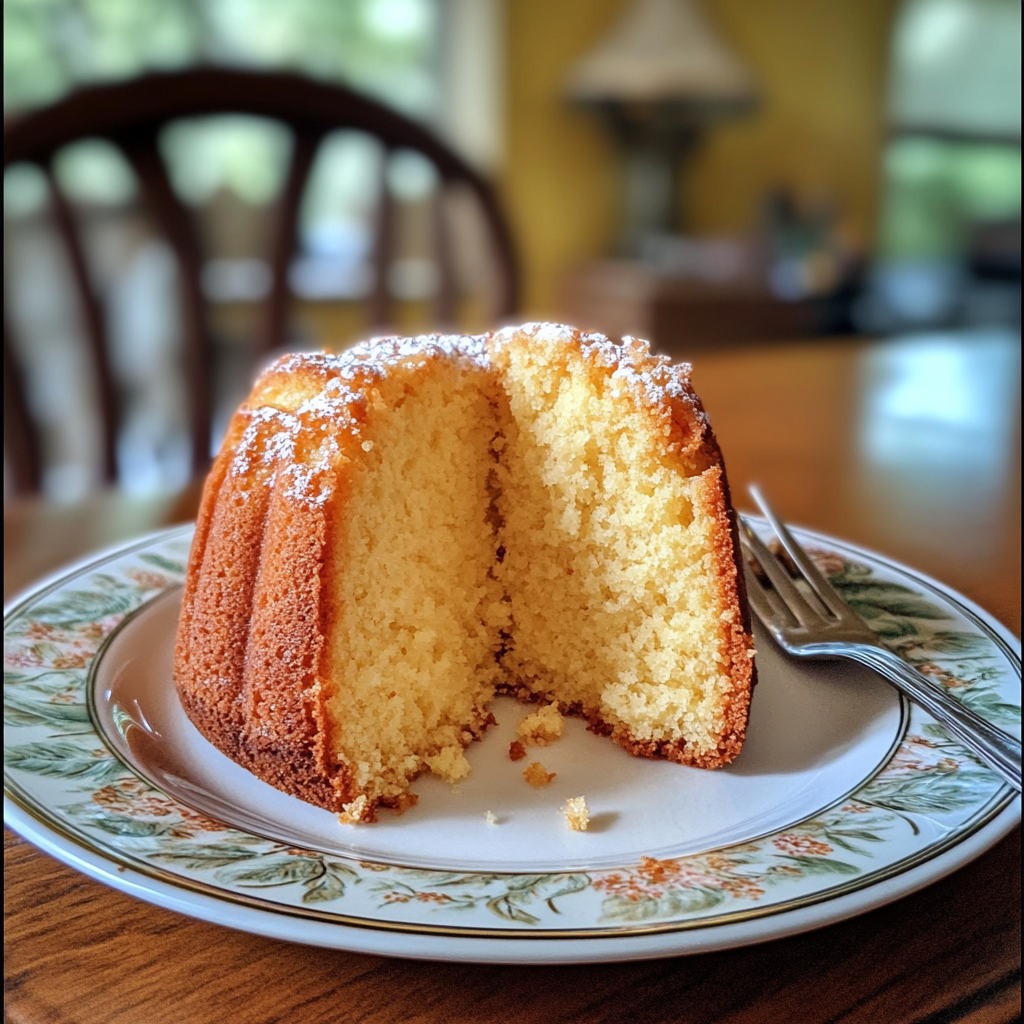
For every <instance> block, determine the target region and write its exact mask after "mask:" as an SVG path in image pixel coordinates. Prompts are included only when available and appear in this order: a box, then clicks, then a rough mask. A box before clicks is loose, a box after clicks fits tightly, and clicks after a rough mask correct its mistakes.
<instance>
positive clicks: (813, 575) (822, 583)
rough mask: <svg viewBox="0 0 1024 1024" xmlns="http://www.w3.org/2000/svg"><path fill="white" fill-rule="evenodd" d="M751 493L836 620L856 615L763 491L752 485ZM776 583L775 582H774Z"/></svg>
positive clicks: (787, 552) (788, 552)
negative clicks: (772, 506) (773, 508)
mask: <svg viewBox="0 0 1024 1024" xmlns="http://www.w3.org/2000/svg"><path fill="white" fill-rule="evenodd" d="M749 491H750V494H751V496H752V497H753V499H754V501H756V502H757V507H758V508H759V509H760V510H761V512H762V513H764V517H765V519H767V520H768V522H769V523H770V524H771V527H772V529H773V530H774V531H775V534H776V536H777V537H778V538H779V540H780V541H781V542H782V546H783V547H784V548H785V549H786V554H788V555H789V557H790V558H792V559H793V562H794V564H795V565H796V567H797V568H798V569H799V570H800V572H802V573H803V575H804V578H805V579H806V580H807V582H808V583H809V584H810V585H811V586H812V587H813V588H814V591H815V593H816V594H817V595H818V597H820V598H821V600H822V601H823V602H824V604H825V607H826V608H828V610H829V611H830V612H832V614H833V615H835V616H836V618H839V619H848V618H850V617H851V616H853V615H854V612H853V611H852V610H851V609H850V606H849V605H847V604H846V602H845V601H844V600H843V599H842V598H841V597H840V596H839V594H838V593H836V589H835V587H833V586H832V584H831V583H829V581H828V580H827V579H826V578H825V576H824V574H823V573H822V572H821V570H820V569H819V568H818V567H817V566H816V565H815V564H814V561H813V560H812V559H811V556H810V555H809V554H807V552H806V551H804V549H803V548H802V547H800V545H799V544H798V543H797V541H796V538H794V536H793V535H792V534H791V533H790V532H789V530H788V529H786V524H785V523H783V522H782V520H781V519H779V517H778V516H777V515H776V514H775V513H774V512H773V511H772V508H771V506H770V505H769V504H768V502H767V501H766V500H765V497H764V495H763V494H762V493H761V489H760V488H759V487H758V486H757V485H756V484H751V485H750V487H749ZM772 582H774V580H773V581H772Z"/></svg>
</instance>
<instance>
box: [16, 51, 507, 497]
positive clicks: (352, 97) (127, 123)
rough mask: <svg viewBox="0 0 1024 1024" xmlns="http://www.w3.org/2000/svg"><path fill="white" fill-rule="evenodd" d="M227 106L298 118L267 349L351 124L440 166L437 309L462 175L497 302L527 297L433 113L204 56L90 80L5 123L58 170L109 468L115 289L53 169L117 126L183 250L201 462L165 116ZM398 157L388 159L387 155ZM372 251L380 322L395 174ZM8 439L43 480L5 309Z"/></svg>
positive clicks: (199, 466) (203, 375)
mask: <svg viewBox="0 0 1024 1024" xmlns="http://www.w3.org/2000/svg"><path fill="white" fill-rule="evenodd" d="M217 114H248V115H255V116H259V117H263V118H269V119H272V120H275V121H278V122H281V123H283V124H285V125H286V126H287V127H288V128H289V129H290V131H291V133H292V136H293V146H292V155H291V163H290V166H289V168H288V172H287V176H286V178H285V184H284V188H283V189H282V191H281V193H280V195H279V197H278V199H277V201H276V205H275V209H274V212H273V221H272V223H273V228H272V232H271V238H270V243H269V249H270V251H269V253H268V254H267V264H268V265H269V268H270V271H271V284H270V289H269V292H268V295H267V298H266V299H265V304H264V308H263V310H262V311H261V316H260V321H259V322H260V325H261V326H260V331H259V336H258V338H257V339H256V340H255V344H256V346H257V351H262V352H269V351H272V350H274V349H278V348H281V347H282V346H283V345H284V343H285V328H286V321H287V314H288V303H289V288H288V268H289V266H290V264H291V262H292V258H293V256H294V255H295V250H296V245H297V239H298V230H297V224H298V215H299V208H300V203H301V200H302V196H303V191H304V188H305V185H306V182H307V179H308V177H309V172H310V169H311V167H312V165H313V161H314V158H315V156H316V154H317V150H318V147H319V146H320V143H321V141H322V140H323V139H324V138H325V136H327V135H328V134H329V133H331V132H334V131H337V130H339V129H353V130H358V131H361V132H365V133H367V134H368V135H371V136H374V137H375V138H376V139H377V140H379V142H380V143H381V145H382V147H383V149H384V152H385V154H388V153H390V152H392V151H394V150H398V149H403V150H413V151H416V152H418V153H419V154H421V155H422V156H424V157H426V159H427V160H429V161H430V162H431V163H432V164H433V166H434V168H435V169H436V171H437V174H438V179H439V188H438V193H437V196H436V198H435V204H436V207H435V208H436V210H437V212H438V214H439V216H436V217H435V231H434V232H433V238H434V242H433V244H434V249H435V252H434V260H435V265H436V268H437V271H438V277H439V280H438V287H437V289H436V292H435V298H434V318H435V320H436V321H437V322H438V323H441V324H446V323H451V322H452V321H453V319H454V312H455V298H456V288H455V281H454V271H453V260H452V254H451V252H450V251H449V246H450V244H451V243H450V235H449V233H448V232H447V231H446V230H445V227H444V217H443V206H442V200H443V195H444V192H445V191H446V190H447V189H449V188H451V187H453V186H460V187H462V188H464V189H465V188H468V190H469V191H470V193H471V194H472V195H474V196H475V198H476V200H477V202H478V205H479V208H480V210H481V212H482V214H483V221H484V223H485V225H486V228H487V233H488V235H489V238H490V243H491V249H492V252H493V256H494V263H495V267H496V270H497V274H496V275H495V277H496V281H497V284H498V288H497V294H496V295H495V296H494V300H493V306H492V310H491V312H492V316H493V317H494V319H496V320H501V319H505V318H507V317H509V316H510V315H511V314H512V313H513V312H514V311H515V307H516V300H517V294H516V293H517V273H516V260H515V253H514V250H513V246H512V239H511V234H510V232H509V229H508V227H507V224H506V221H505V218H504V216H503V214H502V212H501V209H500V207H499V204H498V201H497V198H496V196H495V194H494V191H493V189H492V188H491V187H490V185H488V183H487V182H486V181H485V180H484V179H483V178H482V177H481V176H480V175H479V174H478V173H477V172H476V171H474V170H473V168H471V167H470V166H469V165H468V164H467V163H466V162H465V161H464V160H462V159H461V158H460V157H459V156H458V155H457V154H455V153H454V152H453V151H452V150H451V149H450V148H449V147H448V146H446V145H445V144H444V143H442V142H441V141H440V140H438V139H437V137H436V136H434V135H433V134H432V133H431V132H430V131H428V130H427V129H425V128H424V127H423V126H421V125H419V124H417V123H416V122H414V121H412V120H410V119H409V118H407V117H404V116H402V115H401V114H398V113H396V112H395V111H393V110H391V109H389V108H388V107H385V106H383V105H382V104H380V103H377V102H375V101H374V100H371V99H368V98H367V97H365V96H363V95H360V94H359V93H356V92H353V91H352V90H350V89H347V88H345V87H343V86H340V85H335V84H328V83H325V82H320V81H313V80H310V79H307V78H303V77H301V76H298V75H294V74H284V73H281V74H266V73H256V72H247V71H234V70H228V69H215V68H204V69H194V70H189V71H182V72H174V73H168V74H152V75H146V76H144V77H141V78H136V79H134V80H131V81H127V82H120V83H116V84H109V85H93V86H89V87H87V88H83V89H80V90H78V91H77V92H75V93H72V94H71V95H69V96H67V97H66V98H65V99H63V100H61V101H60V102H58V103H56V104H54V105H53V106H50V107H47V108H45V109H41V110H38V111H33V112H31V113H29V114H27V115H25V116H22V117H18V118H16V119H14V120H12V121H10V122H8V123H7V124H5V127H4V167H5V168H6V167H8V166H10V165H13V164H17V163H23V162H28V163H31V164H35V165H37V166H38V167H39V168H40V169H41V170H42V172H43V173H44V175H45V176H46V179H47V183H48V186H49V193H50V210H51V211H52V216H53V221H54V227H55V228H56V233H57V236H58V237H59V238H60V240H61V242H62V244H63V246H64V249H65V250H66V254H67V257H68V266H69V268H70V270H71V276H72V279H73V281H74V284H75V288H76V289H77V292H78V299H79V308H80V309H81V311H82V315H83V319H84V325H83V326H84V333H85V337H86V341H87V345H88V351H89V353H90V357H91V359H92V362H93V365H94V368H95V379H96V388H97V394H98V399H99V403H100V406H101V409H100V412H101V416H100V420H101V436H102V443H103V477H104V479H105V480H106V481H108V482H113V481H114V480H115V479H116V475H117V469H116V458H115V443H116V437H117V431H118V420H119V417H118V402H117V394H116V388H115V382H114V376H113V373H112V370H111V360H110V356H109V345H108V338H107V334H106V326H105V324H106V318H105V316H104V309H103V302H102V299H101V297H100V296H99V294H98V293H97V290H96V288H95V286H94V283H93V277H92V275H91V274H90V271H89V267H88V264H87V257H86V249H85V247H84V245H83V243H82V238H81V232H80V230H79V227H78V225H77V223H76V217H75V214H74V210H73V209H72V206H71V204H70V203H69V201H68V199H67V197H66V196H65V195H64V194H63V193H62V192H61V189H60V188H59V187H58V183H57V179H56V175H55V174H54V171H53V161H54V158H55V156H56V154H57V152H58V151H59V150H60V149H61V148H62V147H63V146H66V145H68V144H69V143H73V142H76V141H78V140H81V139H86V138H100V139H104V140H106V141H108V142H110V143H112V144H114V145H115V146H117V147H118V148H119V149H120V150H121V152H122V153H123V154H124V155H125V157H126V158H127V159H128V161H129V162H130V164H131V166H132V167H133V169H134V171H135V174H136V176H137V178H138V181H139V184H140V187H141V192H142V196H143V200H144V203H145V205H146V207H147V208H148V211H149V213H150V216H151V218H152V220H153V223H154V225H155V227H156V228H157V230H158V231H159V233H160V234H161V235H162V236H163V238H164V240H165V241H166V242H167V243H168V245H169V246H170V249H171V250H172V251H173V253H174V256H175V258H176V261H177V264H178V275H177V281H178V288H179V289H180V295H179V296H178V300H179V304H180V314H181V322H182V325H183V331H184V339H183V340H184V363H185V365H184V373H185V380H186V386H187V388H188V394H189V398H190V409H189V425H190V431H191V438H192V455H191V460H192V469H193V472H194V473H200V472H203V471H204V470H205V469H206V467H207V465H208V463H209V459H210V429H211V387H210V379H211V358H212V347H211V338H210V333H209V328H208V325H207V323H206V316H205V310H204V302H203V295H202V290H201V269H202V256H201V252H200V246H199V242H198V236H197V232H196V230H195V226H194V224H193V222H192V218H191V216H190V214H189V212H188V209H187V207H186V206H185V205H184V204H183V202H182V201H181V200H180V199H179V198H178V196H177V194H176V193H175V191H174V189H173V187H172V185H171V181H170V177H169V175H168V171H167V168H166V167H165V165H164V161H163V159H162V157H161V154H160V148H159V145H158V139H159V136H160V133H161V131H162V130H163V128H164V127H165V126H166V125H167V124H168V123H169V122H172V121H175V120H178V119H181V118H192V117H202V116H209V115H217ZM386 164H387V160H386V158H385V160H384V161H383V166H385V167H386ZM379 197H380V198H379V201H378V208H377V214H376V218H375V227H374V235H375V237H374V240H373V249H372V253H373V255H372V262H373V268H374V271H375V274H374V284H373V289H372V293H371V294H370V296H369V300H368V301H369V304H370V309H369V319H370V322H371V323H372V324H375V325H385V324H388V323H390V322H391V315H390V310H391V302H392V297H391V294H390V291H389V288H388V273H387V271H388V268H389V267H390V266H391V263H392V260H393V255H394V237H393V236H394V221H395V210H394V200H393V198H392V197H391V194H390V191H389V189H388V188H387V187H383V182H382V187H381V188H380V190H379ZM4 439H5V440H4V445H5V451H6V454H7V457H8V460H9V461H8V465H9V467H10V469H11V475H12V477H13V483H14V486H15V488H16V489H17V490H20V491H32V490H36V489H38V487H39V485H40V479H41V464H40V456H39V452H40V443H39V435H38V431H37V430H36V429H35V427H34V425H33V423H32V419H31V417H30V415H29V409H28V403H27V401H26V398H25V387H24V378H23V375H22V373H21V370H20V367H19V366H18V362H17V359H16V355H15V348H14V347H13V346H12V345H11V344H10V327H9V324H8V321H7V319H6V318H5V321H4Z"/></svg>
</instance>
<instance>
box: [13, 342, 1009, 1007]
mask: <svg viewBox="0 0 1024 1024" xmlns="http://www.w3.org/2000/svg"><path fill="white" fill-rule="evenodd" d="M915 344H917V348H916V349H915V348H914V346H913V345H909V346H908V345H907V344H904V345H896V344H871V343H865V342H846V341H844V342H829V343H826V344H821V343H819V344H817V345H794V346H782V347H772V348H762V349H752V350H749V351H745V352H733V353H730V354H729V355H702V356H700V357H699V358H695V359H694V362H695V364H696V368H695V372H694V380H695V384H696V387H697V390H698V392H699V393H700V394H701V396H702V398H703V399H704V402H705V404H706V406H707V407H708V409H709V411H710V413H711V416H712V420H713V424H714V427H715V430H716V432H717V434H718V437H719V440H720V442H721V445H722V448H723V451H724V452H725V455H726V460H727V465H728V468H729V474H730V478H731V481H732V485H733V490H734V494H735V496H736V501H737V504H738V505H739V506H740V507H741V508H745V507H749V504H750V503H749V502H748V501H747V500H746V498H745V485H746V484H747V483H748V482H750V481H752V480H757V481H759V482H760V483H761V484H762V486H763V487H764V488H765V489H766V491H767V493H768V495H769V497H770V498H771V500H772V501H773V502H774V503H775V504H776V505H777V506H778V507H779V510H780V511H781V512H782V514H783V515H784V516H785V517H786V518H788V519H790V520H791V521H792V522H796V523H799V524H801V525H805V526H809V527H812V528H816V529H819V530H823V531H825V532H831V533H833V534H835V535H837V536H841V537H843V538H845V539H848V540H850V541H854V542H857V543H861V544H865V545H867V546H870V547H873V548H875V549H877V550H879V551H882V552H883V553H885V554H888V555H890V556H892V557H895V558H898V559H900V560H902V561H904V562H907V563H909V564H911V565H913V566H915V567H916V568H919V569H921V570H923V571H925V572H929V573H931V574H932V575H934V576H936V577H938V578H940V579H942V580H943V581H944V582H946V583H949V584H950V585H952V586H954V587H956V588H958V589H959V590H961V591H962V592H963V593H965V594H967V596H969V597H971V598H973V599H974V600H976V601H978V603H980V604H981V605H983V606H984V607H986V608H988V609H989V610H990V611H992V612H993V613H994V614H995V615H996V616H997V617H998V618H1000V619H1001V620H1002V621H1003V622H1005V623H1006V624H1007V625H1008V626H1010V628H1011V629H1013V630H1015V631H1017V632H1018V633H1019V629H1020V625H1019V624H1020V471H1019V462H1020V459H1019V452H1020V447H1019V446H1020V412H1019V408H1020V407H1019V384H1018V383H1017V381H1018V380H1019V342H1011V341H1010V340H1007V341H1006V342H1005V343H1004V344H1003V348H1002V349H1000V348H999V346H998V345H996V346H995V347H993V344H988V343H986V345H987V347H986V345H981V346H979V345H977V344H975V343H974V342H973V341H972V340H971V339H966V340H964V341H961V342H956V341H955V340H950V341H948V342H946V343H945V344H946V348H945V349H942V348H941V347H940V348H939V349H937V348H936V347H935V345H936V344H937V343H936V342H934V341H933V342H932V343H931V348H929V347H928V345H927V344H925V343H923V342H922V343H915ZM950 353H952V354H953V356H955V358H953V359H952V361H950V358H949V357H950ZM1014 359H1016V360H1017V362H1016V363H1014ZM943 360H945V362H943ZM936 366H938V367H939V370H941V368H942V367H943V366H945V367H946V368H947V370H949V373H948V374H947V376H946V378H943V377H942V374H941V373H939V372H938V370H937V369H936ZM993 367H995V368H996V370H999V369H1000V368H1002V372H1003V375H1004V376H1005V374H1006V373H1010V374H1011V375H1012V387H1009V386H1007V385H1006V384H1005V380H1003V379H1002V377H1001V376H1000V374H999V373H996V372H995V371H994V370H993ZM915 374H916V375H917V376H916V377H915ZM915 381H916V384H915ZM915 386H917V387H918V390H919V392H920V394H917V397H916V398H915V392H914V388H915ZM943 388H945V391H943ZM957 388H959V389H960V392H959V398H958V397H957V396H958V392H957ZM986 389H987V390H986ZM922 396H923V397H922ZM965 396H966V397H965ZM1000 402H1002V403H1003V406H1005V408H1002V407H999V403H1000ZM887 403H888V404H887ZM936 406H941V408H940V409H939V414H936V413H935V407H936ZM950 409H954V410H958V411H957V415H956V416H953V415H952V414H951V413H950ZM930 410H931V411H930ZM943 410H944V411H943ZM965 410H966V411H965ZM971 410H973V417H974V418H973V419H972V418H971V415H968V414H969V413H971ZM886 417H889V419H888V421H887V420H886ZM943 417H944V418H943ZM936 438H937V439H938V441H936ZM979 464H981V468H980V469H979ZM194 500H195V494H194V492H192V493H189V494H186V495H184V496H179V497H178V498H177V499H172V498H163V499H152V500H151V501H149V502H148V504H147V503H144V502H143V503H140V502H138V501H136V502H134V503H133V502H132V501H130V500H129V499H125V498H119V497H112V496H109V495H107V496H101V497H98V498H96V499H94V500H93V501H91V502H88V503H85V504H84V505H82V506H79V507H77V508H75V509H59V508H54V507H50V506H47V505H46V504H44V503H32V504H24V505H14V506H11V507H10V508H7V509H5V540H4V553H5V571H4V583H5V592H6V594H7V595H10V594H11V593H12V592H13V591H15V590H17V589H19V588H20V587H21V586H24V585H26V584H27V583H29V582H30V581H31V580H32V579H33V578H35V577H36V576H38V575H39V574H41V573H42V572H44V571H46V570H48V569H50V568H53V567H55V566H56V565H59V564H60V563H62V562H64V561H66V560H68V559H69V558H71V557H73V556H75V555H79V554H84V553H87V552H88V551H90V550H92V549H94V548H95V547H97V546H99V545H100V544H102V543H108V542H110V541H112V540H114V539H117V536H125V535H128V534H130V533H135V532H139V531H140V530H142V529H144V528H147V527H153V526H156V525H160V524H163V523H167V522H171V521H178V520H180V519H181V518H183V517H187V515H188V514H189V512H190V510H191V507H192V504H193V503H194ZM5 866H6V881H7V884H6V887H5V902H6V930H5V950H6V966H5V982H6V1014H7V1019H9V1020H11V1021H13V1022H19V1024H20V1022H23V1021H24V1022H32V1024H35V1022H44V1021H45V1022H60V1024H65V1022H67V1024H72V1022H73V1024H93V1022H97V1024H99V1022H103V1024H106V1022H110V1024H142V1022H146V1024H149V1022H153V1024H162V1022H178V1021H188V1022H193V1021H195V1022H199V1024H205V1022H234V1021H239V1022H252V1024H264V1022H266V1024H270V1022H292V1021H295V1022H311V1024H312V1022H321V1021H323V1022H328V1021H331V1022H334V1021H337V1022H348V1021H353V1022H355V1021H360V1022H367V1024H370V1022H391V1021H410V1022H413V1021H415V1022H420V1021H422V1022H442V1021H443V1022H463V1021H466V1022H469V1021H479V1022H491V1021H494V1022H498V1021H501V1022H526V1021H593V1022H595V1024H598V1022H611V1021H644V1022H652V1024H656V1022H661V1021H665V1022H669V1021H680V1022H689V1021H693V1022H708V1024H712V1022H714V1024H718V1022H722V1024H726V1022H728V1024H741V1022H750V1024H754V1022H757V1024H762V1022H782V1024H784V1022H794V1024H796V1022H800V1024H803V1022H839V1021H842V1022H850V1024H854V1022H888V1021H907V1022H919V1021H920V1022H928V1024H940V1022H942V1024H950V1022H970V1024H1002V1022H1006V1021H1011V1020H1014V1019H1017V1018H1018V1017H1019V1014H1020V831H1019V829H1018V830H1016V831H1015V832H1014V833H1012V834H1011V835H1010V836H1008V837H1007V838H1006V839H1004V840H1003V841H1002V842H1001V843H999V844H998V845H997V846H995V847H993V848H992V849H991V850H989V851H988V852H987V853H985V854H984V855H983V856H981V857H980V858H978V859H977V860H976V861H974V862H973V863H971V864H969V865H968V866H967V867H965V868H963V869H961V870H960V871H958V872H956V873H955V874H953V875H951V876H949V877H947V878H945V879H943V880H941V881H940V882H938V883H936V884H934V885H932V886H930V887H928V888H926V889H924V890H922V891H920V892H917V893H914V894H912V895H911V896H908V897H906V898H905V899H902V900H900V901H898V902H896V903H894V904H891V905H889V906H887V907H883V908H881V909H879V910H875V911H872V912H871V913H868V914H865V915H863V916H861V917H858V918H854V919H852V920H849V921H845V922H842V923H839V924H835V925H832V926H830V927H828V928H823V929H820V930H818V931H815V932H810V933H807V934H805V935H799V936H795V937H791V938H788V939H782V940H777V941H774V942H770V943H765V944H762V945H757V946H751V947H747V948H743V949H736V950H729V951H725V952H720V953H709V954H702V955H698V956H691V957H676V958H671V959H666V960H659V961H651V962H647V963H630V964H601V965H586V966H552V967H495V966H479V965H468V964H446V963H420V962H415V961H405V960H398V959H390V958H384V957H376V956H366V955H362V954H353V953H344V952H337V951H330V950H322V949H316V948H310V947H303V946H298V945H291V944H288V943H284V942H279V941H276V940H271V939H263V938H259V937H255V936H251V935H247V934H244V933H241V932H236V931H231V930H229V929H226V928H221V927H218V926H215V925H209V924H205V923H202V922H198V921H194V920H191V919H189V918H186V917H182V916H180V915H178V914H175V913H173V912H171V911H167V910H163V909H161V908H158V907H154V906H150V905H148V904H145V903H142V902H140V901H138V900H135V899H132V898H131V897H128V896H126V895H123V894H121V893H119V892H115V891H113V890H111V889H108V888H106V887H104V886H102V885H100V884H99V883H97V882H93V881H91V880H90V879H88V878H86V877H84V876H83V875H80V874H78V873H77V872H75V871H74V870H72V869H70V868H68V867H65V866H64V865H62V864H60V863H58V862H57V861H55V860H53V859H52V858H50V857H48V856H46V855H45V854H42V853H40V852H39V851H37V850H36V849H35V848H33V847H32V846H31V845H29V844H28V843H26V842H24V841H23V840H21V839H20V838H18V837H17V836H15V835H13V834H12V833H10V832H8V833H7V834H6V836H5ZM482 941H483V940H482Z"/></svg>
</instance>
